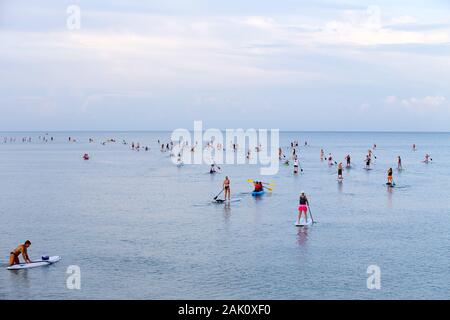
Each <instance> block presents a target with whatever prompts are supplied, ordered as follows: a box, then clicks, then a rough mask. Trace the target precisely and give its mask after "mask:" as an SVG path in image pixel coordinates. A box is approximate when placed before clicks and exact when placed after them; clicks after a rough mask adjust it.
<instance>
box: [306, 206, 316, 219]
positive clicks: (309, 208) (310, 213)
mask: <svg viewBox="0 0 450 320" xmlns="http://www.w3.org/2000/svg"><path fill="white" fill-rule="evenodd" d="M308 210H309V215H310V216H311V220H312V223H313V224H314V223H316V222H315V221H314V218H313V215H312V212H311V205H310V204H309V202H308Z"/></svg>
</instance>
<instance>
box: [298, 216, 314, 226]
mask: <svg viewBox="0 0 450 320" xmlns="http://www.w3.org/2000/svg"><path fill="white" fill-rule="evenodd" d="M312 224H313V221H312V219H311V217H308V221H305V216H302V217H301V219H300V221H295V226H296V227H309V226H310V225H312Z"/></svg>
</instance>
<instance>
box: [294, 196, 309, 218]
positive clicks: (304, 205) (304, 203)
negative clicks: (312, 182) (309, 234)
mask: <svg viewBox="0 0 450 320" xmlns="http://www.w3.org/2000/svg"><path fill="white" fill-rule="evenodd" d="M308 206H309V201H308V198H307V197H306V195H305V191H302V192H301V193H300V198H299V203H298V217H297V224H300V219H301V218H302V213H303V212H304V213H305V221H306V222H308Z"/></svg>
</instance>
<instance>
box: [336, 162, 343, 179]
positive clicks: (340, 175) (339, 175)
mask: <svg viewBox="0 0 450 320" xmlns="http://www.w3.org/2000/svg"><path fill="white" fill-rule="evenodd" d="M343 170H344V168H343V166H342V162H339V164H338V170H337V171H338V180H343V179H344V177H343V176H342V171H343Z"/></svg>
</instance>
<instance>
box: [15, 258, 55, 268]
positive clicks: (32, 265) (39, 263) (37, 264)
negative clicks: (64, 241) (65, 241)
mask: <svg viewBox="0 0 450 320" xmlns="http://www.w3.org/2000/svg"><path fill="white" fill-rule="evenodd" d="M59 260H61V257H60V256H51V257H49V259H48V260H36V261H32V262H31V263H20V264H15V265H13V266H10V267H8V268H6V269H8V270H22V269H30V268H37V267H43V266H48V265H51V264H53V263H56V262H58V261H59Z"/></svg>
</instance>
